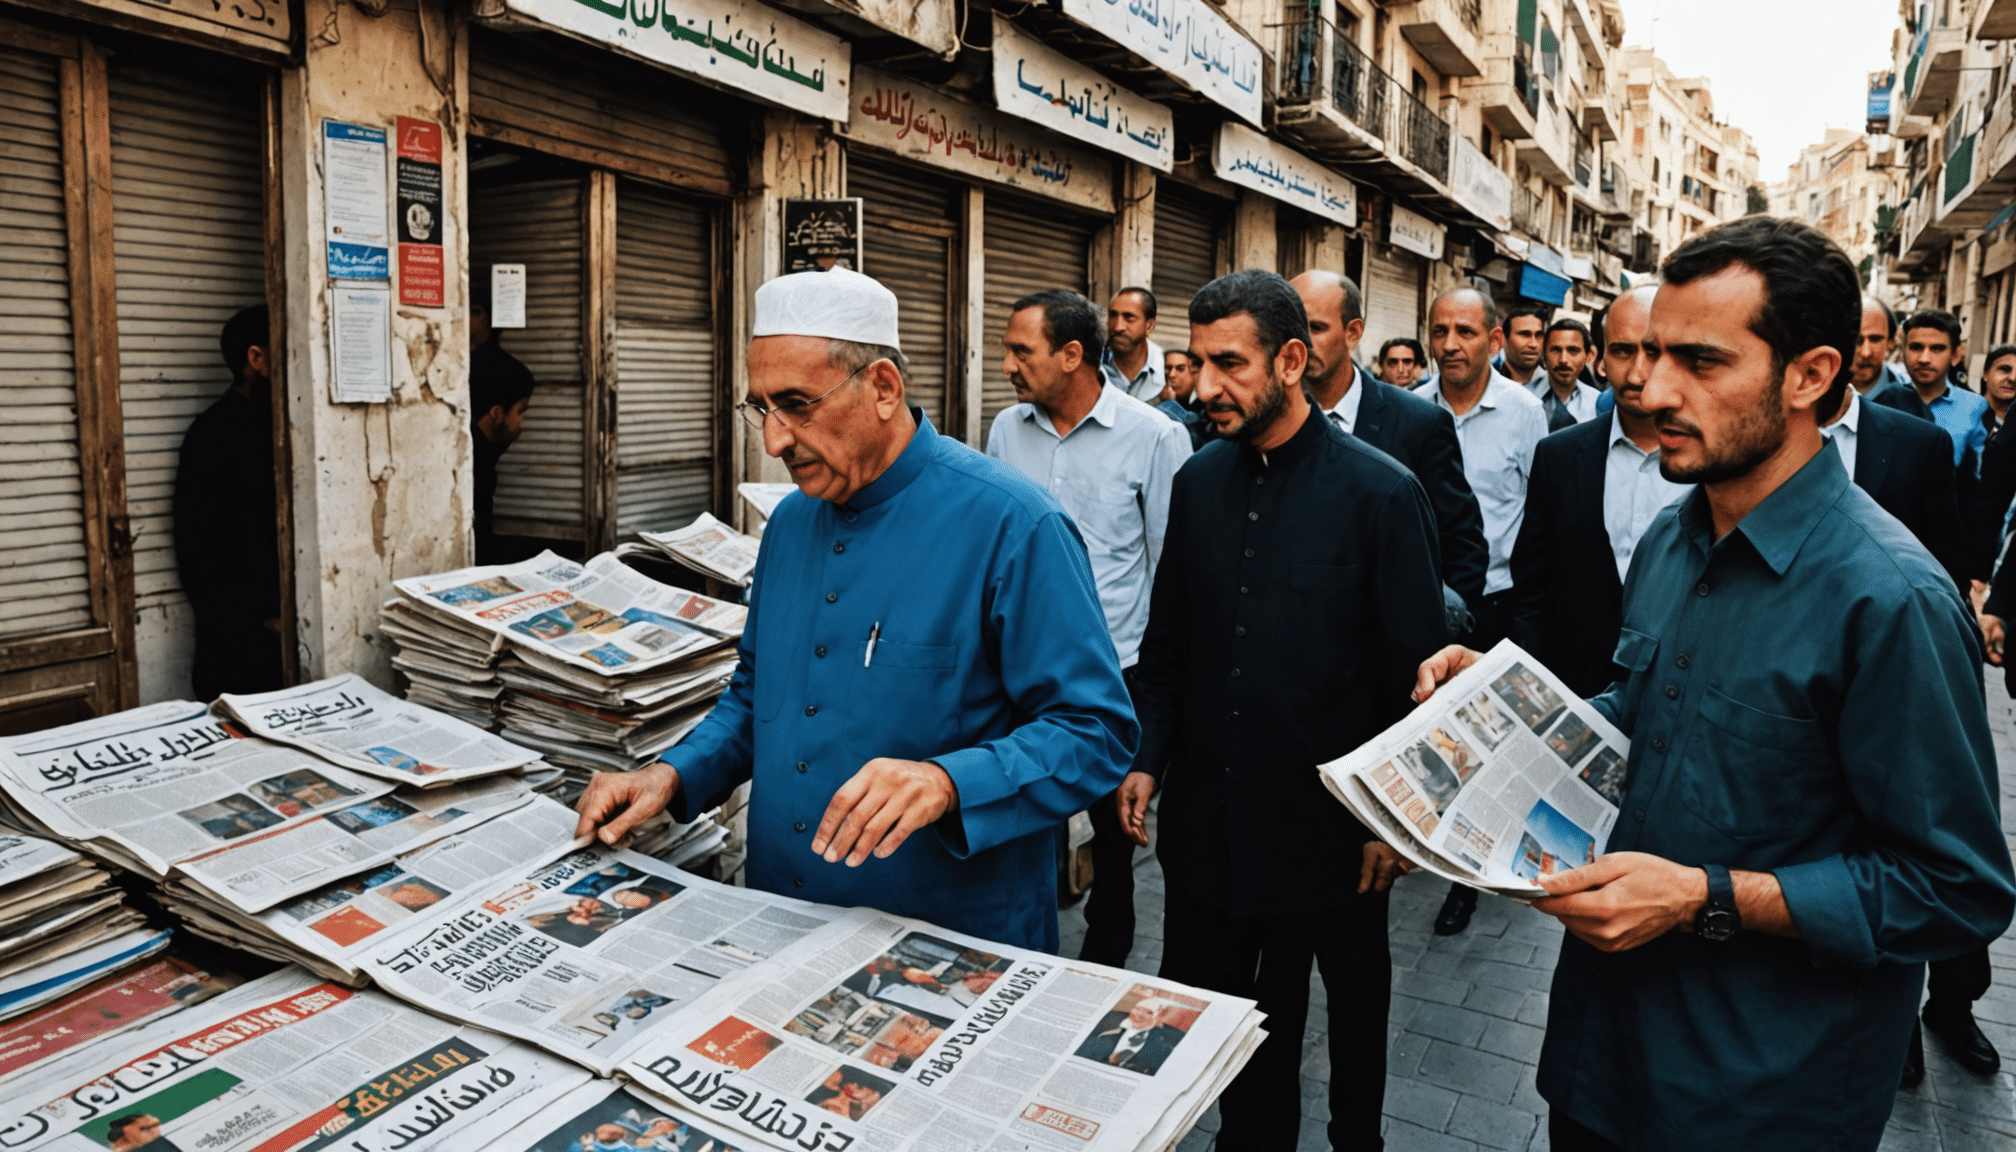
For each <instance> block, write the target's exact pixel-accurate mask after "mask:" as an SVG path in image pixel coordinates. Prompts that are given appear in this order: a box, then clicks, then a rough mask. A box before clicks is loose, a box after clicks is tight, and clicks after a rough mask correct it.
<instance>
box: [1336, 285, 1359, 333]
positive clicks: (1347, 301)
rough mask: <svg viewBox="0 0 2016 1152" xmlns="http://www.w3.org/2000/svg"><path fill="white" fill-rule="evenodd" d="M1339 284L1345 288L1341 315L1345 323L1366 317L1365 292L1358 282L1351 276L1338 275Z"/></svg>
mask: <svg viewBox="0 0 2016 1152" xmlns="http://www.w3.org/2000/svg"><path fill="white" fill-rule="evenodd" d="M1337 286H1338V287H1339V288H1342V289H1344V306H1343V308H1342V309H1341V315H1342V319H1343V321H1344V323H1346V324H1349V323H1350V322H1351V321H1353V320H1363V319H1364V318H1365V292H1364V290H1363V289H1361V288H1359V287H1358V282H1357V281H1356V280H1353V279H1351V277H1349V276H1339V277H1337Z"/></svg>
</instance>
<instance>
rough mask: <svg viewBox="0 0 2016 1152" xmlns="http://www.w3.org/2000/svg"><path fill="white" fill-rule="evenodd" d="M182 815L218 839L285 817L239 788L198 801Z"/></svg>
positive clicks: (261, 826)
mask: <svg viewBox="0 0 2016 1152" xmlns="http://www.w3.org/2000/svg"><path fill="white" fill-rule="evenodd" d="M181 815H182V818H183V819H184V820H187V821H189V822H190V823H191V824H194V825H196V826H197V827H198V828H201V829H203V831H204V832H206V833H208V834H209V835H211V836H214V837H216V838H217V839H219V840H235V839H237V838H238V837H240V836H244V835H247V834H248V833H252V832H257V831H259V830H261V829H263V828H271V827H273V826H274V825H275V824H282V823H285V822H286V817H284V816H281V815H280V814H279V813H277V812H269V811H267V810H266V809H265V808H262V807H260V805H259V802H258V801H256V800H254V799H252V798H251V797H250V796H247V795H245V794H244V793H242V792H233V793H232V794H231V795H229V796H219V797H218V798H217V799H215V800H212V801H211V802H210V803H208V804H198V805H197V806H196V807H194V808H189V809H186V810H184V811H183V812H182V814H181Z"/></svg>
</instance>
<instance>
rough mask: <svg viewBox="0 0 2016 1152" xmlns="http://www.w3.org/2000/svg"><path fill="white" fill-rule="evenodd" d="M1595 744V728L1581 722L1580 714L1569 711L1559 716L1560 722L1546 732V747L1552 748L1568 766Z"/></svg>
mask: <svg viewBox="0 0 2016 1152" xmlns="http://www.w3.org/2000/svg"><path fill="white" fill-rule="evenodd" d="M1595 746H1596V730H1595V729H1593V728H1591V727H1589V725H1587V724H1585V723H1583V722H1582V718H1581V717H1580V716H1577V715H1575V714H1574V713H1573V712H1570V713H1569V714H1568V715H1566V716H1564V717H1562V718H1561V723H1559V724H1556V725H1555V726H1554V730H1553V731H1552V732H1549V733H1548V734H1547V747H1549V748H1552V749H1553V750H1554V754H1555V755H1556V756H1559V757H1561V759H1562V760H1564V761H1566V762H1567V763H1568V765H1569V766H1570V767H1573V766H1574V765H1575V763H1576V762H1577V761H1579V760H1581V759H1582V757H1584V756H1587V755H1588V754H1589V749H1591V748H1594V747H1595Z"/></svg>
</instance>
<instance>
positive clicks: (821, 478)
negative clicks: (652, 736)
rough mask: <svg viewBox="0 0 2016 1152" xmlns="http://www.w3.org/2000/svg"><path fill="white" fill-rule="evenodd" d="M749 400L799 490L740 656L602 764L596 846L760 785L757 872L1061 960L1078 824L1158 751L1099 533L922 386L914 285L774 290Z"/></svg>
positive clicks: (763, 573) (754, 810) (815, 895)
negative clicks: (631, 755)
mask: <svg viewBox="0 0 2016 1152" xmlns="http://www.w3.org/2000/svg"><path fill="white" fill-rule="evenodd" d="M753 332H754V339H752V340H751V342H750V345H749V393H748V399H747V400H746V401H744V402H743V404H742V405H741V408H742V410H743V412H744V414H745V416H747V418H748V419H749V420H750V422H751V423H753V424H755V425H757V426H758V427H760V428H761V430H762V432H763V447H764V451H766V452H768V453H769V454H770V455H771V456H774V457H776V458H778V459H780V460H782V461H783V462H784V465H785V467H786V468H788V469H789V470H790V474H791V479H792V480H793V482H795V483H796V484H797V485H798V493H796V494H793V495H790V496H787V497H786V498H785V499H784V501H783V502H782V503H781V504H779V505H778V506H777V511H776V513H775V514H774V515H773V516H772V517H771V518H770V522H769V524H768V525H767V527H766V528H765V530H764V534H763V549H762V552H761V555H760V557H759V559H758V560H757V564H756V572H755V576H754V581H753V584H752V595H751V599H750V607H749V619H748V624H747V627H746V628H745V630H744V631H743V634H742V642H741V662H740V664H739V665H737V667H736V669H735V675H734V679H733V680H732V681H731V682H730V684H729V687H728V691H727V692H726V693H725V694H723V695H722V697H721V700H720V702H719V703H718V704H717V705H716V706H715V708H714V711H713V712H712V713H710V714H709V715H708V717H707V719H706V720H705V721H703V722H702V723H701V724H700V726H699V727H698V728H696V729H694V731H693V733H692V734H691V735H689V736H687V737H686V739H685V740H684V741H682V742H681V743H680V744H679V745H678V746H676V747H674V748H672V749H671V750H670V751H668V752H666V753H665V755H664V758H663V761H662V762H661V763H657V764H653V765H652V766H651V767H650V768H648V769H643V770H640V771H637V772H631V773H599V774H597V775H596V777H595V778H594V780H593V781H591V782H590V784H589V786H588V791H587V793H586V794H585V795H584V796H583V797H582V799H581V804H580V813H581V822H580V830H579V833H578V834H580V835H588V834H590V833H595V834H598V835H599V836H600V838H601V839H602V840H603V841H604V842H606V843H615V842H616V841H617V840H619V839H621V838H622V837H623V835H624V834H626V833H627V832H629V831H630V829H632V828H634V827H635V826H636V825H637V824H638V823H639V822H640V821H642V820H644V819H646V818H647V817H649V816H651V815H653V814H655V813H657V812H659V811H661V810H664V809H666V808H668V807H669V808H670V809H671V811H672V813H673V815H674V816H675V817H676V818H677V819H679V820H691V819H693V818H694V817H695V816H697V815H699V814H700V813H701V812H704V811H706V810H707V809H708V808H711V807H713V806H714V805H716V804H719V803H720V802H721V801H722V800H723V799H725V798H726V797H727V795H728V793H729V792H730V791H731V790H732V789H733V788H735V787H736V786H737V785H739V784H741V783H742V782H743V781H745V780H752V779H753V781H754V786H753V788H752V789H751V792H750V808H749V862H748V882H749V884H750V886H751V887H754V888H761V889H765V890H768V891H772V892H781V893H785V894H787V895H792V896H799V897H803V898H805V899H809V900H821V901H825V902H827V903H830V904H849V905H851V904H865V905H871V906H873V907H877V908H881V909H884V910H887V911H889V912H893V913H896V914H899V915H905V916H916V917H920V918H922V919H926V920H930V921H932V922H934V923H938V924H942V925H945V926H946V927H948V928H954V929H957V930H959V931H962V932H968V933H971V934H973V935H976V936H980V937H983V938H985V939H988V940H995V941H999V942H1001V943H1004V944H1008V945H1011V946H1015V947H1021V948H1033V949H1039V950H1041V951H1045V952H1055V951H1056V950H1057V947H1058V931H1057V857H1056V842H1055V841H1056V836H1057V834H1058V832H1059V829H1060V828H1061V826H1062V825H1063V823H1064V821H1065V820H1067V819H1068V818H1069V817H1070V816H1071V814H1072V813H1074V812H1078V811H1081V810H1083V809H1084V808H1086V807H1087V806H1088V805H1090V804H1091V803H1092V802H1093V801H1095V800H1097V799H1098V798H1099V797H1101V796H1104V795H1106V794H1108V793H1110V792H1112V791H1113V790H1114V788H1115V787H1116V786H1117V785H1118V784H1119V783H1120V780H1121V778H1122V776H1124V775H1125V773H1126V769H1127V766H1128V764H1129V763H1130V762H1131V758H1132V757H1133V754H1134V751H1135V747H1136V745H1137V743H1138V741H1139V734H1140V728H1139V725H1138V724H1137V723H1136V722H1135V719H1134V711H1133V706H1132V704H1131V703H1130V701H1129V699H1128V695H1127V688H1126V686H1125V685H1124V684H1123V683H1122V681H1121V678H1120V663H1119V660H1118V659H1117V657H1116V656H1115V653H1114V648H1113V641H1112V640H1111V639H1110V638H1109V637H1108V635H1107V632H1106V620H1105V617H1104V616H1103V615H1102V614H1101V612H1100V607H1099V594H1098V591H1097V589H1096V587H1095V586H1094V583H1093V579H1092V569H1091V566H1090V565H1089V563H1088V562H1087V560H1086V553H1085V544H1084V542H1083V541H1082V540H1081V539H1080V538H1079V536H1078V532H1077V530H1076V529H1075V528H1074V527H1073V526H1072V524H1071V521H1070V518H1069V517H1068V516H1066V515H1065V513H1064V510H1063V509H1062V508H1061V507H1059V506H1058V504H1057V502H1056V501H1055V500H1054V499H1052V498H1051V497H1050V496H1049V494H1048V493H1046V492H1044V491H1043V489H1042V488H1040V487H1038V486H1036V485H1035V484H1032V483H1030V482H1029V481H1028V480H1025V479H1023V478H1022V477H1021V476H1019V475H1017V474H1016V473H1015V472H1014V471H1013V470H1012V469H1010V468H1008V467H1007V466H1006V465H1004V464H1002V463H1000V462H999V461H996V460H990V459H988V458H987V457H985V456H982V455H980V454H979V453H978V452H975V451H973V450H972V449H971V448H968V447H967V446H966V445H964V444H961V443H959V442H958V441H956V440H951V439H948V438H946V437H944V436H941V435H939V434H938V432H937V431H936V430H935V429H933V428H932V427H931V423H930V421H929V420H927V419H925V418H924V416H923V413H921V412H920V411H919V410H917V409H915V408H913V407H911V406H910V405H909V404H908V402H907V400H906V397H905V394H904V391H905V390H904V375H903V354H902V352H901V351H900V350H899V345H898V342H897V321H896V298H895V296H894V294H892V293H891V292H890V291H889V290H888V289H886V288H884V287H883V286H882V285H881V284H878V283H876V282H875V281H874V280H872V279H870V278H868V277H866V276H862V275H860V274H859V273H854V272H848V271H845V270H842V269H836V270H834V271H830V272H801V273H796V274H793V275H789V276H783V277H779V278H777V279H775V280H772V281H770V282H769V283H767V284H765V285H763V286H762V287H761V288H759V289H757V292H756V316H755V324H754V327H753Z"/></svg>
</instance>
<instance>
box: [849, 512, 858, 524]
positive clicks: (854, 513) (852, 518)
mask: <svg viewBox="0 0 2016 1152" xmlns="http://www.w3.org/2000/svg"><path fill="white" fill-rule="evenodd" d="M858 515H859V513H857V512H849V513H847V523H849V524H852V523H853V522H854V518H855V517H856V516H858Z"/></svg>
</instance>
